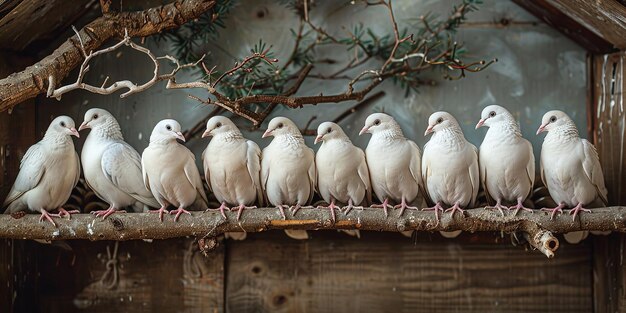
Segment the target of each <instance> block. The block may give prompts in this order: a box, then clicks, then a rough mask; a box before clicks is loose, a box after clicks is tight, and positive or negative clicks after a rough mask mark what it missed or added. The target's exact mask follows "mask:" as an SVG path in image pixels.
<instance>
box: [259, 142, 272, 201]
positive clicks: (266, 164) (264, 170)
mask: <svg viewBox="0 0 626 313" xmlns="http://www.w3.org/2000/svg"><path fill="white" fill-rule="evenodd" d="M268 151H269V150H267V148H265V149H263V152H262V154H261V155H262V156H263V157H262V158H261V188H262V189H263V191H264V193H263V196H264V199H265V200H266V202H268V203H269V200H268V198H267V180H268V178H269V177H270V159H269V158H268Z"/></svg>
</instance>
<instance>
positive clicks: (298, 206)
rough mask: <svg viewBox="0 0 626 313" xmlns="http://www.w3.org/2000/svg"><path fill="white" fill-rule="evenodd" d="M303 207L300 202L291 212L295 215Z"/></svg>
mask: <svg viewBox="0 0 626 313" xmlns="http://www.w3.org/2000/svg"><path fill="white" fill-rule="evenodd" d="M301 208H302V207H301V206H300V205H299V204H296V205H295V206H294V207H293V208H291V209H290V211H291V214H293V216H294V217H295V216H296V213H297V212H298V211H299V210H300V209H301Z"/></svg>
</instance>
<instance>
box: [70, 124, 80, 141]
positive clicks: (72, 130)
mask: <svg viewBox="0 0 626 313" xmlns="http://www.w3.org/2000/svg"><path fill="white" fill-rule="evenodd" d="M70 134H72V136H76V138H80V135H79V134H78V131H77V130H76V128H74V127H72V128H70Z"/></svg>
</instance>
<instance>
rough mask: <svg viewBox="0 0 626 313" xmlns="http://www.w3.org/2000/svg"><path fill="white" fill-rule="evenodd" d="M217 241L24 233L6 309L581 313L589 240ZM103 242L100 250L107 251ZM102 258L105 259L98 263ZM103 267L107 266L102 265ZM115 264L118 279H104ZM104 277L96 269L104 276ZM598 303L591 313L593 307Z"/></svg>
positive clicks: (380, 237)
mask: <svg viewBox="0 0 626 313" xmlns="http://www.w3.org/2000/svg"><path fill="white" fill-rule="evenodd" d="M311 235H312V239H309V240H304V241H298V240H293V239H289V238H287V237H286V236H285V235H284V234H283V233H282V232H268V233H261V234H249V235H248V238H247V239H246V240H244V241H231V240H228V241H224V242H223V243H222V244H221V245H220V247H219V248H218V249H217V250H216V251H214V252H213V253H211V254H210V255H209V257H204V256H202V255H201V254H200V253H199V252H198V251H197V246H196V245H195V243H194V242H193V240H192V239H183V238H181V239H174V240H164V241H154V242H152V243H148V242H142V241H133V242H121V243H119V247H118V251H117V258H112V259H116V260H117V261H116V262H117V265H114V264H113V263H115V261H113V262H108V260H109V259H110V258H109V256H108V255H109V254H108V253H110V254H111V255H113V252H114V247H115V243H113V242H86V241H73V242H69V246H70V247H71V251H68V250H64V249H61V248H58V247H55V246H50V245H41V244H38V243H34V242H27V245H28V248H29V249H30V251H31V252H30V253H33V255H31V257H33V258H35V260H36V263H35V264H34V266H32V267H31V268H30V269H29V270H28V271H27V272H28V273H29V275H30V277H31V278H32V277H34V278H35V281H33V282H31V283H30V285H29V288H26V289H24V290H23V291H22V292H23V293H18V295H17V298H18V299H22V300H26V301H18V302H19V306H18V307H16V312H367V311H369V312H590V311H592V309H593V307H594V302H595V301H594V299H593V297H594V284H593V280H594V270H593V268H594V261H593V260H592V255H593V244H592V241H591V240H586V241H584V242H582V243H580V244H577V245H568V244H565V243H564V244H563V245H562V246H561V248H560V249H559V255H558V257H557V258H555V259H552V260H548V259H547V258H545V256H543V255H542V254H540V253H538V252H536V251H524V249H523V248H522V247H513V246H512V245H511V243H510V239H509V238H508V236H506V237H500V236H499V234H482V235H470V234H463V235H461V236H460V237H459V238H457V239H454V240H449V239H444V238H441V237H440V236H439V235H438V234H436V235H435V234H428V233H420V234H419V235H418V236H417V237H414V238H406V237H404V236H402V235H400V234H392V233H377V232H363V233H362V238H361V239H358V238H355V237H350V236H347V235H345V234H343V233H337V232H330V231H323V232H322V231H320V232H314V233H311ZM107 249H108V251H109V252H108V253H107ZM107 263H108V264H109V265H107ZM108 268H110V270H108ZM114 268H117V275H118V276H117V277H118V279H117V283H113V282H114V277H115V276H116V275H115V272H116V270H114ZM103 277H104V278H103ZM598 312H600V311H598Z"/></svg>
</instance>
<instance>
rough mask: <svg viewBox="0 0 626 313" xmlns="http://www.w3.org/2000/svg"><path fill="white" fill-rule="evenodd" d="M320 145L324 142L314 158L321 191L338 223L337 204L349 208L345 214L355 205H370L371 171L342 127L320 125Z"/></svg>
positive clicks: (318, 138)
mask: <svg viewBox="0 0 626 313" xmlns="http://www.w3.org/2000/svg"><path fill="white" fill-rule="evenodd" d="M318 142H322V146H321V147H320V149H319V150H318V151H317V154H316V155H315V165H316V167H317V184H318V191H319V193H320V195H322V198H324V201H326V202H327V203H329V204H330V205H329V206H328V208H329V209H330V212H331V215H332V218H333V221H335V208H337V207H336V206H335V201H339V202H340V203H342V204H348V207H347V209H346V214H347V213H348V212H349V211H350V210H351V209H352V208H354V206H355V205H359V204H361V203H363V202H366V203H370V202H371V200H372V194H371V192H372V187H371V185H370V175H369V170H368V169H367V162H366V161H365V153H363V150H361V149H360V148H357V147H355V146H354V145H353V144H352V141H350V138H348V136H346V134H345V133H344V132H343V129H341V127H340V126H339V125H337V124H335V123H333V122H324V123H322V124H320V126H319V127H318V128H317V137H315V143H316V144H317V143H318ZM361 208H362V207H361Z"/></svg>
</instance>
